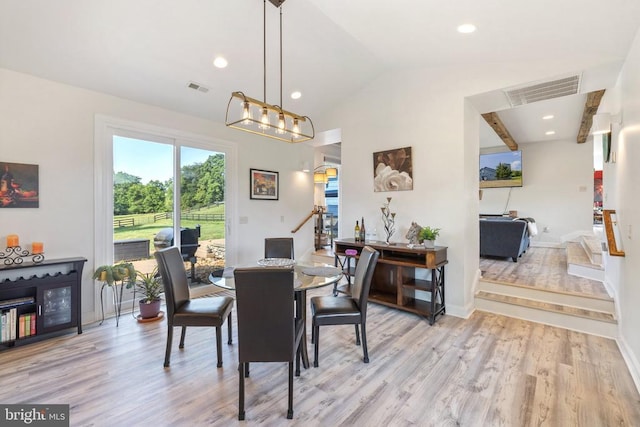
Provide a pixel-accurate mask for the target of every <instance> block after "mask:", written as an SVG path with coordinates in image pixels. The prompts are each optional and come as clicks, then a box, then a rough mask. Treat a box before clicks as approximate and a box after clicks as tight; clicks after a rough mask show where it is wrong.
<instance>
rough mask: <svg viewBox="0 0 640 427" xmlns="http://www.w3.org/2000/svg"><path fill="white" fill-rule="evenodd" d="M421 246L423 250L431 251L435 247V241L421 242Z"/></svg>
mask: <svg viewBox="0 0 640 427" xmlns="http://www.w3.org/2000/svg"><path fill="white" fill-rule="evenodd" d="M422 244H423V245H424V247H425V249H433V248H435V247H436V241H435V240H423V241H422Z"/></svg>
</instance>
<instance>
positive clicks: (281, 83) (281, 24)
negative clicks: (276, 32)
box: [279, 5, 283, 108]
mask: <svg viewBox="0 0 640 427" xmlns="http://www.w3.org/2000/svg"><path fill="white" fill-rule="evenodd" d="M279 9H280V108H283V106H282V5H280V8H279Z"/></svg>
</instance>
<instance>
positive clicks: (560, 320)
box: [475, 297, 618, 339]
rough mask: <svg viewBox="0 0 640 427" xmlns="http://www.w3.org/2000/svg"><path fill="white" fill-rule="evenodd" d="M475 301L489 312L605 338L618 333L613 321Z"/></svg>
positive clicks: (488, 301)
mask: <svg viewBox="0 0 640 427" xmlns="http://www.w3.org/2000/svg"><path fill="white" fill-rule="evenodd" d="M475 302H476V309H478V310H482V311H488V312H490V313H496V314H501V315H504V316H509V317H515V318H517V319H523V320H528V321H531V322H537V323H543V324H545V325H551V326H557V327H559V328H564V329H570V330H572V331H578V332H584V333H587V334H592V335H598V336H602V337H606V338H614V339H615V338H616V337H617V335H618V326H617V325H616V324H614V323H609V322H601V321H599V320H593V319H587V318H583V317H577V316H571V315H567V314H562V313H556V312H551V311H545V310H538V309H535V308H531V307H524V306H520V305H515V304H508V303H503V302H500V301H494V300H489V299H484V298H478V297H476V299H475Z"/></svg>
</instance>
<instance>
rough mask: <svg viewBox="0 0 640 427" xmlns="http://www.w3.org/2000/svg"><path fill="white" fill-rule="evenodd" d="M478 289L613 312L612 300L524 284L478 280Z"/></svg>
mask: <svg viewBox="0 0 640 427" xmlns="http://www.w3.org/2000/svg"><path fill="white" fill-rule="evenodd" d="M478 290H480V291H486V292H493V293H497V294H503V295H508V296H512V297H518V298H528V299H533V300H538V301H543V302H548V303H552V304H562V305H568V306H572V307H578V308H584V309H587V310H596V311H603V312H605V313H615V304H614V302H613V300H612V299H611V300H603V299H599V298H589V297H585V296H581V295H572V294H564V293H557V292H550V291H545V290H540V289H534V288H531V287H524V286H511V285H508V284H501V283H495V282H487V281H484V280H480V281H479V282H478Z"/></svg>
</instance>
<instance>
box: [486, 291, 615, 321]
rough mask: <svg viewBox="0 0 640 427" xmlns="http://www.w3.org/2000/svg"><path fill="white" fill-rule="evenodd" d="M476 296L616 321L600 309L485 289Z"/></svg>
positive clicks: (589, 317)
mask: <svg viewBox="0 0 640 427" xmlns="http://www.w3.org/2000/svg"><path fill="white" fill-rule="evenodd" d="M476 297H477V298H483V299H488V300H493V301H499V302H502V303H505V304H513V305H519V306H522V307H529V308H534V309H538V310H545V311H551V312H555V313H562V314H567V315H571V316H577V317H583V318H587V319H593V320H599V321H602V322H608V323H617V321H616V319H615V317H614V315H613V314H612V313H606V312H602V311H596V310H588V309H584V308H578V307H572V306H568V305H562V304H554V303H549V302H542V301H537V300H532V299H527V298H518V297H513V296H509V295H503V294H498V293H493V292H486V291H478V292H477V293H476Z"/></svg>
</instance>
